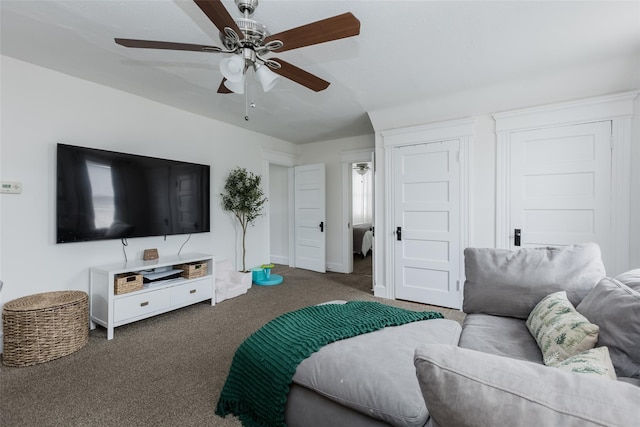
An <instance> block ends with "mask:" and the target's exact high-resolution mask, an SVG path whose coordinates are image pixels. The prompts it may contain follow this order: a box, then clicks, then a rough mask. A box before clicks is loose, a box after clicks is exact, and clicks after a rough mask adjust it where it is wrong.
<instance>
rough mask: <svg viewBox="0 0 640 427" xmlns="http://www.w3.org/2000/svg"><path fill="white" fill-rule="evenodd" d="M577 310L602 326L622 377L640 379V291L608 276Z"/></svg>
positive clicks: (603, 338) (600, 338) (601, 341)
mask: <svg viewBox="0 0 640 427" xmlns="http://www.w3.org/2000/svg"><path fill="white" fill-rule="evenodd" d="M576 309H577V310H578V311H579V312H580V313H581V314H582V315H584V316H585V317H586V318H587V319H589V321H591V322H593V323H596V324H597V325H598V326H599V327H600V334H599V336H598V345H601V346H607V347H608V348H609V353H610V354H611V361H612V362H613V366H614V367H615V368H616V374H617V375H618V377H631V378H636V379H640V344H639V343H640V321H639V320H638V319H640V292H637V291H634V290H633V289H631V288H629V287H628V286H625V285H624V284H622V283H620V282H619V281H617V280H615V279H611V278H609V277H606V278H604V279H602V280H601V281H600V283H598V285H596V287H595V288H593V289H592V290H591V292H589V294H588V295H587V296H586V297H585V298H584V300H583V301H582V302H581V303H580V304H579V305H578V306H577V307H576Z"/></svg>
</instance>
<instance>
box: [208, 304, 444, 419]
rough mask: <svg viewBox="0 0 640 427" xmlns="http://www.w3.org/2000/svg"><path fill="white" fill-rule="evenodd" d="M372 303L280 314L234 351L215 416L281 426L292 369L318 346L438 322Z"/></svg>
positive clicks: (429, 313)
mask: <svg viewBox="0 0 640 427" xmlns="http://www.w3.org/2000/svg"><path fill="white" fill-rule="evenodd" d="M442 317H443V316H442V314H441V313H437V312H433V311H424V312H416V311H409V310H404V309H401V308H396V307H391V306H389V305H384V304H380V303H377V302H365V301H352V302H348V303H346V304H325V305H317V306H312V307H305V308H302V309H300V310H296V311H292V312H289V313H285V314H283V315H282V316H279V317H277V318H275V319H274V320H272V321H270V322H269V323H267V324H266V325H264V326H263V327H262V328H260V329H259V330H258V331H256V332H255V333H254V334H253V335H251V336H250V337H249V338H247V339H246V340H245V341H244V342H243V343H242V344H241V345H240V347H238V350H236V353H235V355H234V357H233V361H232V363H231V368H230V370H229V375H228V376H227V380H226V382H225V384H224V387H223V389H222V393H221V394H220V399H219V400H218V404H217V407H216V414H217V415H220V416H222V417H224V416H226V415H227V414H230V413H231V414H235V415H237V416H238V417H239V418H240V421H241V422H242V425H243V426H245V427H274V426H285V423H284V406H285V403H286V401H287V393H288V392H289V385H290V384H291V381H292V378H293V375H294V374H295V372H296V368H297V367H298V365H299V364H300V362H302V361H303V360H304V359H306V358H307V357H309V356H310V355H311V354H312V353H314V352H316V351H318V350H319V349H320V348H321V347H322V346H324V345H326V344H329V343H332V342H335V341H339V340H342V339H345V338H350V337H353V336H356V335H360V334H364V333H367V332H373V331H376V330H378V329H382V328H385V327H387V326H397V325H402V324H405V323H410V322H415V321H418V320H426V319H439V318H442Z"/></svg>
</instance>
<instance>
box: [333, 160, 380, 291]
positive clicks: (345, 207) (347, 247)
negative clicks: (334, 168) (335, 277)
mask: <svg viewBox="0 0 640 427" xmlns="http://www.w3.org/2000/svg"><path fill="white" fill-rule="evenodd" d="M374 151H375V148H374V147H371V148H363V149H355V150H345V151H342V152H340V161H341V162H342V227H343V229H344V230H345V232H344V233H342V270H341V271H339V272H340V273H347V274H349V273H353V224H351V216H352V209H353V208H352V204H353V202H352V199H353V189H352V184H351V182H352V179H351V177H352V173H351V172H352V170H351V164H352V163H361V162H371V161H372V157H373V153H374ZM375 167H376V165H375V163H373V166H372V168H371V171H372V173H373V174H374V183H373V191H374V194H375V191H376V186H375ZM373 218H374V223H375V211H374V217H373ZM372 274H374V273H372ZM373 283H375V274H374V278H373Z"/></svg>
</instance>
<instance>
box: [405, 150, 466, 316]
mask: <svg viewBox="0 0 640 427" xmlns="http://www.w3.org/2000/svg"><path fill="white" fill-rule="evenodd" d="M459 146H460V141H459V140H451V141H443V142H435V143H429V144H421V145H415V146H408V147H399V148H396V149H394V150H393V168H394V170H393V179H394V199H395V200H394V221H395V245H394V257H395V264H394V265H395V296H396V298H399V299H405V300H409V301H416V302H421V303H426V304H434V305H439V306H443V307H451V308H460V307H461V302H462V298H461V292H460V286H459V283H460V282H459V280H460V260H461V249H460V164H459V161H458V155H459Z"/></svg>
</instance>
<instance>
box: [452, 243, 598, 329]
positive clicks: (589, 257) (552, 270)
mask: <svg viewBox="0 0 640 427" xmlns="http://www.w3.org/2000/svg"><path fill="white" fill-rule="evenodd" d="M464 265H465V275H466V280H465V284H464V302H463V311H464V312H465V313H468V314H469V313H485V314H493V315H497V316H508V317H516V318H519V319H527V318H528V317H529V313H530V312H531V310H533V308H534V307H535V306H536V304H538V303H539V302H540V300H542V298H544V297H546V296H547V295H549V294H551V293H553V292H557V291H566V292H567V297H568V298H569V301H571V303H572V304H573V305H574V306H576V305H578V304H579V303H580V301H582V298H584V297H585V295H587V293H588V292H589V291H590V290H591V289H592V288H593V287H594V286H595V285H596V283H598V282H599V281H600V279H602V278H603V277H605V268H604V264H603V263H602V256H601V253H600V247H599V246H598V245H597V244H596V243H584V244H579V245H571V246H566V247H562V248H548V247H545V248H524V249H520V250H517V251H509V250H506V249H490V248H467V249H465V251H464Z"/></svg>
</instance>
